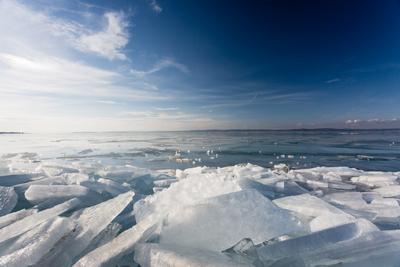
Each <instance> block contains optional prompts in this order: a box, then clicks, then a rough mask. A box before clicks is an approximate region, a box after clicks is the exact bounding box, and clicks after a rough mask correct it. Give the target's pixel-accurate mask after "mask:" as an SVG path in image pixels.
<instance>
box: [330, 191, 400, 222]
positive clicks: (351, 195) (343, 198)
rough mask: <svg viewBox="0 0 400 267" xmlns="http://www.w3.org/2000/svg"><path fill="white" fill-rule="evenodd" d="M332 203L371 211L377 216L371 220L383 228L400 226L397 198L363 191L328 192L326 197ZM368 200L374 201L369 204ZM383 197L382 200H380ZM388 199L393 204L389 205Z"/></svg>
mask: <svg viewBox="0 0 400 267" xmlns="http://www.w3.org/2000/svg"><path fill="white" fill-rule="evenodd" d="M324 198H325V199H326V200H328V201H329V202H331V203H334V204H339V205H343V206H346V207H348V208H350V209H353V210H357V211H359V212H369V213H373V214H375V215H376V216H375V217H374V218H371V221H373V222H374V223H376V224H378V225H379V226H380V227H382V229H395V228H398V227H400V207H399V205H398V204H397V205H396V203H397V201H396V200H394V199H391V200H390V199H387V201H385V199H383V198H381V197H380V196H379V195H378V194H375V195H374V196H373V194H371V193H368V194H365V193H361V192H343V193H333V194H328V195H326V196H325V197H324ZM366 199H367V200H371V199H372V201H371V202H370V203H369V204H368V203H367V201H366ZM380 199H382V201H379V200H380ZM388 201H390V202H391V205H387V203H388Z"/></svg>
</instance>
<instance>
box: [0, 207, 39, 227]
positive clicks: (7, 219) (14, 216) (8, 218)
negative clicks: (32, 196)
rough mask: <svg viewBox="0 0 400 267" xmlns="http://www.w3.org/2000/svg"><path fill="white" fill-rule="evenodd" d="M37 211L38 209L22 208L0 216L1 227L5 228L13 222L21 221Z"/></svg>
mask: <svg viewBox="0 0 400 267" xmlns="http://www.w3.org/2000/svg"><path fill="white" fill-rule="evenodd" d="M36 212H37V209H22V210H19V211H16V212H13V213H9V214H7V215H4V216H1V217H0V228H3V227H5V226H7V225H9V224H12V223H13V222H16V221H19V220H21V219H22V218H25V217H27V216H30V215H32V214H34V213H36Z"/></svg>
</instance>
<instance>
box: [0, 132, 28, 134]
mask: <svg viewBox="0 0 400 267" xmlns="http://www.w3.org/2000/svg"><path fill="white" fill-rule="evenodd" d="M0 134H25V133H24V132H0Z"/></svg>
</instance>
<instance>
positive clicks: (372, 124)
mask: <svg viewBox="0 0 400 267" xmlns="http://www.w3.org/2000/svg"><path fill="white" fill-rule="evenodd" d="M345 125H347V126H349V127H356V128H399V127H400V118H392V119H378V118H373V119H350V120H346V121H345Z"/></svg>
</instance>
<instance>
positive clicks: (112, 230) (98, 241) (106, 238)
mask: <svg viewBox="0 0 400 267" xmlns="http://www.w3.org/2000/svg"><path fill="white" fill-rule="evenodd" d="M121 229H122V226H121V225H120V224H118V223H114V222H112V223H110V224H109V225H107V227H106V228H105V229H104V230H103V231H101V232H100V233H99V234H98V235H97V236H96V237H95V238H94V239H93V240H92V242H90V244H89V245H88V246H87V248H86V249H85V250H84V251H83V252H82V253H81V254H82V255H85V254H87V253H89V252H90V251H92V250H94V249H96V248H98V247H101V246H102V245H104V244H106V243H108V242H110V241H111V240H113V239H114V238H115V237H116V236H117V235H118V233H119V232H120V231H121Z"/></svg>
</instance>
